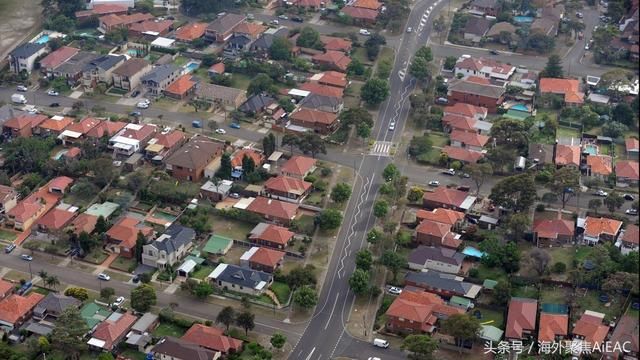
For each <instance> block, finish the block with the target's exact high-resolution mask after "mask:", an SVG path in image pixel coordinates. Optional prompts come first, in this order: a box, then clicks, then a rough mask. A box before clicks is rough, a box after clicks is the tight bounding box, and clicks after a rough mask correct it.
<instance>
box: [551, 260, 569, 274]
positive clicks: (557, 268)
mask: <svg viewBox="0 0 640 360" xmlns="http://www.w3.org/2000/svg"><path fill="white" fill-rule="evenodd" d="M551 271H552V272H554V273H556V274H562V273H564V272H565V271H567V265H566V264H565V263H563V262H560V261H558V262H556V263H555V264H553V267H552V268H551Z"/></svg>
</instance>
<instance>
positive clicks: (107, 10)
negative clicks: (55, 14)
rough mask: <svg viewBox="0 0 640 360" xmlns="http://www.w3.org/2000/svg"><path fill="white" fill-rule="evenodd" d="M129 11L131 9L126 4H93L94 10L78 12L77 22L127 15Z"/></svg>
mask: <svg viewBox="0 0 640 360" xmlns="http://www.w3.org/2000/svg"><path fill="white" fill-rule="evenodd" d="M128 11H129V7H128V6H127V5H124V4H93V8H91V9H88V10H80V11H76V14H75V15H76V20H78V21H79V22H83V21H87V20H89V19H91V18H93V17H96V16H103V15H109V14H115V15H125V14H126V13H127V12H128Z"/></svg>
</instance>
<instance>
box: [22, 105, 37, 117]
mask: <svg viewBox="0 0 640 360" xmlns="http://www.w3.org/2000/svg"><path fill="white" fill-rule="evenodd" d="M24 110H25V111H26V112H27V113H28V114H29V115H35V114H37V113H38V112H39V111H38V108H37V107H35V106H33V105H27V106H26V107H25V108H24Z"/></svg>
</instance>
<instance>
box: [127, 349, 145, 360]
mask: <svg viewBox="0 0 640 360" xmlns="http://www.w3.org/2000/svg"><path fill="white" fill-rule="evenodd" d="M121 355H122V356H124V357H125V358H128V359H131V360H145V359H146V358H147V355H146V354H145V353H141V352H140V351H135V350H133V349H127V350H125V351H123V352H122V353H121Z"/></svg>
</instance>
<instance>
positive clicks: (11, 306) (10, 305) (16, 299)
mask: <svg viewBox="0 0 640 360" xmlns="http://www.w3.org/2000/svg"><path fill="white" fill-rule="evenodd" d="M42 299H44V295H42V294H38V293H36V292H31V293H29V295H26V296H21V295H18V294H11V295H9V296H7V297H6V298H4V299H2V300H0V329H3V330H5V331H12V330H14V329H16V328H18V327H19V326H20V325H22V324H24V322H25V321H26V320H28V319H29V318H30V317H31V314H32V313H33V309H34V308H35V307H36V305H37V304H38V303H39V302H40V301H41V300H42Z"/></svg>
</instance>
